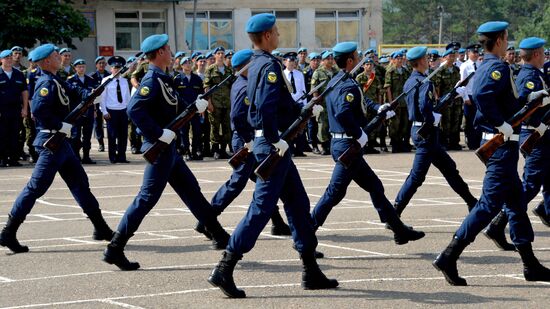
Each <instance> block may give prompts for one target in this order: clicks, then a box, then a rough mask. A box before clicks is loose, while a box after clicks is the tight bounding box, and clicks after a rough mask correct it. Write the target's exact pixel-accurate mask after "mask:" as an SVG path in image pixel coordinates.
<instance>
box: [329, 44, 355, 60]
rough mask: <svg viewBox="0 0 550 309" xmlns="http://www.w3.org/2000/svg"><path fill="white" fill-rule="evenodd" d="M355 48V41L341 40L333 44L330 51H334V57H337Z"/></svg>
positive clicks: (351, 51)
mask: <svg viewBox="0 0 550 309" xmlns="http://www.w3.org/2000/svg"><path fill="white" fill-rule="evenodd" d="M356 50H357V43H355V42H342V43H338V44H336V45H334V47H333V48H332V52H333V53H334V57H338V56H340V55H345V54H350V53H353V52H354V51H356Z"/></svg>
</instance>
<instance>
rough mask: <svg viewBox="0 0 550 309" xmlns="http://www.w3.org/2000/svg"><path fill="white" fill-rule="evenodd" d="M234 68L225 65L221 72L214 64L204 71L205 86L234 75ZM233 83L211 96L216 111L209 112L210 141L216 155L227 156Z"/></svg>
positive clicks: (213, 84)
mask: <svg viewBox="0 0 550 309" xmlns="http://www.w3.org/2000/svg"><path fill="white" fill-rule="evenodd" d="M232 74H233V70H232V69H231V68H230V67H228V66H225V65H224V72H223V73H222V72H220V70H219V69H218V65H217V64H215V63H214V64H212V65H210V66H208V67H207V68H206V71H205V72H204V88H212V87H214V86H215V85H217V84H219V83H220V82H221V81H222V80H224V79H225V78H226V77H227V76H229V75H232ZM230 94H231V83H225V84H224V85H223V86H221V87H220V89H218V90H217V91H216V92H214V93H213V94H212V96H210V100H211V102H212V105H214V111H212V112H208V120H209V121H210V142H211V143H212V152H214V156H215V157H220V158H222V157H224V156H226V153H225V149H226V147H227V145H229V144H230V141H231V120H230V117H229V113H230V111H231V100H230ZM216 153H218V155H216Z"/></svg>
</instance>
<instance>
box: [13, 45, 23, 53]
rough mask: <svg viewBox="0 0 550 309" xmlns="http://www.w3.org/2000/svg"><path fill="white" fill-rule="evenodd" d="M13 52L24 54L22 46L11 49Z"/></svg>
mask: <svg viewBox="0 0 550 309" xmlns="http://www.w3.org/2000/svg"><path fill="white" fill-rule="evenodd" d="M11 51H12V52H13V51H20V52H22V51H23V47H21V46H14V47H12V48H11Z"/></svg>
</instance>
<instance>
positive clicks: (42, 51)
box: [29, 44, 57, 62]
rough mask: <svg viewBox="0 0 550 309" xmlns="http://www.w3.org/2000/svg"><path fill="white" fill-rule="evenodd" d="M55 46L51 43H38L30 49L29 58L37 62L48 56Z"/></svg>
mask: <svg viewBox="0 0 550 309" xmlns="http://www.w3.org/2000/svg"><path fill="white" fill-rule="evenodd" d="M56 48H57V47H56V46H55V45H53V44H44V45H40V46H38V47H37V48H35V49H33V51H31V53H30V55H29V58H31V59H32V61H34V62H38V61H40V60H42V59H46V58H48V56H50V55H51V53H53V52H54V51H55V50H56Z"/></svg>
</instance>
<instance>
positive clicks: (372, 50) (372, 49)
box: [365, 48, 375, 55]
mask: <svg viewBox="0 0 550 309" xmlns="http://www.w3.org/2000/svg"><path fill="white" fill-rule="evenodd" d="M374 53H375V51H374V48H369V49H367V50H366V51H365V55H369V54H374Z"/></svg>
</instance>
